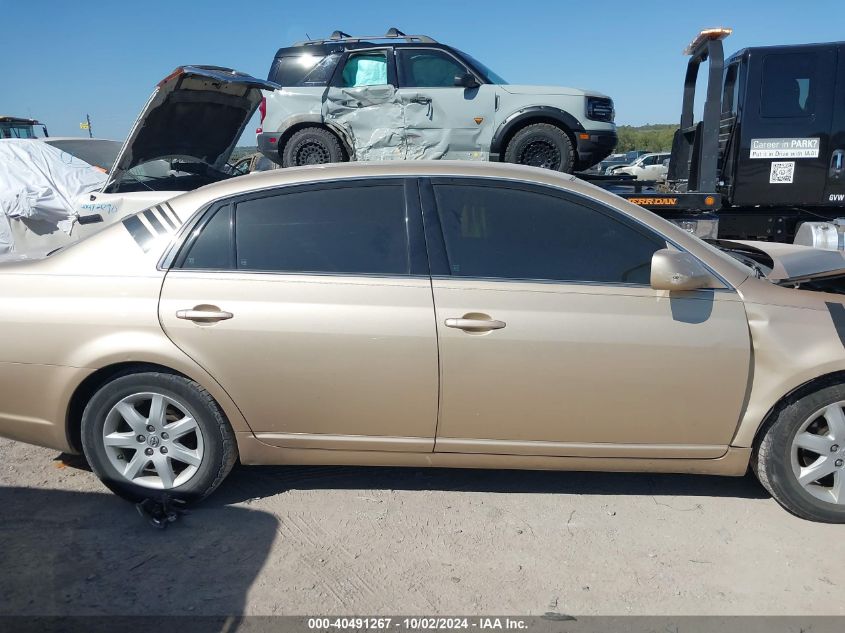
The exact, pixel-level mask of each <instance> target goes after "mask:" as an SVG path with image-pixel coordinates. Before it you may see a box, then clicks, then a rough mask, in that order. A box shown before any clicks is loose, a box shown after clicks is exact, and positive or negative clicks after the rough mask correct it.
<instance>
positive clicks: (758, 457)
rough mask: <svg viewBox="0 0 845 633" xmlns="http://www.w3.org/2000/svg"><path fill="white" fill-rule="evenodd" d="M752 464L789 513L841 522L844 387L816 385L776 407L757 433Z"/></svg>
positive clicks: (844, 514)
mask: <svg viewBox="0 0 845 633" xmlns="http://www.w3.org/2000/svg"><path fill="white" fill-rule="evenodd" d="M752 466H753V468H754V470H755V471H756V473H757V477H758V478H759V479H760V482H761V483H762V484H763V486H764V487H765V488H766V490H768V491H769V492H770V493H771V495H772V496H773V497H774V498H775V500H777V502H778V503H780V504H781V505H782V506H783V507H785V508H786V509H787V510H789V511H790V512H792V513H793V514H796V515H797V516H800V517H803V518H805V519H810V520H811V521H824V522H829V523H845V385H834V386H831V387H826V388H824V389H820V390H819V391H816V392H815V393H811V394H809V395H807V396H804V397H803V398H800V399H799V400H797V401H795V402H793V403H792V404H790V405H789V406H787V407H785V408H784V409H783V410H781V411H780V413H778V414H777V416H776V417H775V418H774V420H772V422H771V423H770V424H769V426H768V427H767V428H766V430H765V431H764V433H763V434H762V437H761V438H760V440H759V442H758V445H757V447H756V450H755V451H754V456H753V458H752Z"/></svg>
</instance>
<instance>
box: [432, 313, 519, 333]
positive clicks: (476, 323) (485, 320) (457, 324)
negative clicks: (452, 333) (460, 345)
mask: <svg viewBox="0 0 845 633" xmlns="http://www.w3.org/2000/svg"><path fill="white" fill-rule="evenodd" d="M506 325H507V323H505V322H504V321H497V320H496V319H491V318H490V317H488V316H487V315H486V314H485V315H478V316H475V315H473V316H472V317H470V315H466V314H465V315H464V316H463V318H460V319H446V327H453V328H457V329H459V330H463V331H464V332H489V331H490V330H501V329H502V328H503V327H505V326H506Z"/></svg>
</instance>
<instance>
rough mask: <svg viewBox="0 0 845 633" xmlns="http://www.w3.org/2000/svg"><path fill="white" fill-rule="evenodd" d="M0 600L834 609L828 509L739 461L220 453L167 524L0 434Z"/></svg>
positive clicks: (274, 609)
mask: <svg viewBox="0 0 845 633" xmlns="http://www.w3.org/2000/svg"><path fill="white" fill-rule="evenodd" d="M0 507H2V511H1V512H0V615H4V614H5V615H10V614H15V615H94V614H103V615H122V614H189V613H203V614H299V615H309V614H310V615H315V614H340V615H343V614H396V613H405V614H409V613H417V614H427V615H433V614H465V615H471V614H485V613H488V614H489V613H498V614H521V615H528V614H543V613H547V612H556V613H562V614H579V615H591V614H603V615H615V614H620V615H621V614H648V615H683V614H718V615H723V614H724V615H727V614H754V615H758V614H760V615H762V614H765V615H778V614H791V615H843V614H845V601H843V600H842V595H843V587H845V578H843V576H842V575H841V572H842V570H843V568H844V567H845V547H843V545H842V544H843V527H842V526H834V525H822V524H816V523H810V522H807V521H803V520H801V519H798V518H795V517H793V516H791V515H790V514H788V513H787V512H786V511H784V510H783V509H781V508H780V507H779V506H778V505H777V504H776V503H775V502H774V501H773V500H772V499H771V498H769V497H768V495H767V494H766V493H765V492H764V491H763V489H762V488H761V487H760V485H759V484H758V483H757V482H756V480H754V479H753V478H752V477H750V476H749V477H745V478H737V479H735V478H721V477H703V476H702V477H697V476H678V475H631V474H596V473H553V472H515V471H469V470H466V471H463V470H423V469H397V468H348V467H314V468H309V467H251V468H245V467H242V468H237V469H236V470H235V471H234V472H233V473H232V475H231V476H230V477H229V479H228V480H227V481H226V482H225V483H224V484H223V486H222V487H221V488H220V489H219V490H218V491H217V492H216V493H215V494H214V495H213V496H212V497H211V498H209V499H208V500H207V501H205V502H204V503H202V504H201V505H199V506H197V507H196V508H194V509H193V510H192V511H191V513H190V514H189V515H188V516H186V517H184V518H183V519H181V520H180V521H178V522H177V523H175V524H173V525H172V526H171V527H170V528H168V529H167V530H156V529H154V528H152V527H151V526H150V525H149V524H148V523H145V522H144V521H143V520H142V519H141V518H140V517H139V515H138V514H137V513H136V512H135V510H134V509H133V507H132V506H131V505H129V504H128V503H126V502H124V501H122V500H120V499H118V498H117V497H115V496H113V495H112V494H110V493H109V492H108V491H107V490H106V489H105V488H104V487H103V486H102V485H101V484H100V483H99V481H98V480H97V479H96V477H94V475H93V474H92V473H90V472H89V471H88V470H87V469H86V467H85V465H84V463H83V462H81V460H79V458H72V457H70V456H66V455H59V454H58V453H56V452H55V451H50V450H46V449H40V448H34V447H30V446H26V445H23V444H19V443H15V442H11V441H7V440H2V439H0Z"/></svg>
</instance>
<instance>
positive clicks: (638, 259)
mask: <svg viewBox="0 0 845 633" xmlns="http://www.w3.org/2000/svg"><path fill="white" fill-rule="evenodd" d="M435 197H436V199H437V206H438V211H439V213H440V221H441V225H442V228H443V236H444V239H445V241H446V253H447V256H448V259H449V266H450V268H451V271H452V274H453V275H455V276H460V277H493V278H499V279H538V280H554V281H576V282H579V281H580V282H596V283H627V284H648V283H649V281H650V275H651V257H652V255H653V254H654V252H655V251H657V250H659V249H661V248H665V246H666V244H665V241H663V240H661V239H660V238H658V237H657V236H656V235H652V234H649V233H647V232H645V230H639V229H636V228H634V227H633V226H630V225H628V224H627V223H625V222H623V221H621V220H619V219H616V218H614V217H611V216H610V215H609V213H612V211H611V210H608V214H606V213H603V212H600V211H597V210H594V209H592V208H588V207H586V206H583V205H582V204H580V203H578V202H575V201H572V200H568V199H566V198H562V197H558V196H556V195H546V194H541V193H537V192H535V191H527V190H523V189H511V188H505V187H503V186H495V187H491V186H483V185H452V184H449V185H436V186H435Z"/></svg>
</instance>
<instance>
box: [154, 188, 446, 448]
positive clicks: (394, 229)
mask: <svg viewBox="0 0 845 633" xmlns="http://www.w3.org/2000/svg"><path fill="white" fill-rule="evenodd" d="M412 185H413V183H412ZM408 186H411V185H408ZM405 187H406V183H405V182H404V180H402V179H387V180H367V181H347V182H337V183H322V184H318V185H316V184H315V185H302V186H294V187H285V188H281V189H276V190H272V191H269V192H268V191H264V192H260V193H254V194H250V195H243V196H240V197H238V198H235V199H230V200H226V201H223V202H221V203H219V204H217V205H215V206H214V207H213V208H212V209H210V210H209V211H208V212H207V213H206V217H204V218H203V220H202V223H201V225H199V226H198V227H197V229H195V230H193V231H192V232H191V234H192V235H195V237H193V238H192V239H191V240H190V241H189V243H187V244H186V245H185V246H184V247H183V248H182V250H180V252H179V255H178V257H177V258H176V260H175V261H174V264H173V267H172V268H171V269H170V270H169V272H168V273H167V275H166V277H165V281H164V285H163V288H162V293H161V301H160V306H159V310H160V319H161V323H162V326H163V327H164V330H165V332H166V333H167V335H168V336H169V337H170V338H171V339H172V340H173V341H174V342H175V343H176V345H178V346H179V347H180V348H181V349H182V350H183V351H185V352H186V353H187V354H188V355H189V356H191V357H192V358H193V359H194V360H195V361H196V362H197V363H199V364H200V365H201V366H202V367H203V368H205V369H206V370H207V371H208V372H209V373H210V374H211V375H212V376H213V377H214V378H215V379H216V380H217V381H218V382H219V383H220V384H221V385H222V386H223V388H224V389H226V391H227V392H228V393H229V395H230V396H231V397H232V399H233V400H234V402H235V403H236V404H237V406H238V407H239V408H240V410H241V411H242V412H243V415H244V417H245V418H246V420H247V422H248V423H249V425H250V427H251V428H252V429H253V431H255V433H256V435H257V437H258V438H259V439H260V440H261V441H263V442H265V443H267V444H271V445H277V446H282V447H288V448H324V449H346V450H379V451H431V450H432V447H433V438H434V430H435V423H436V418H437V389H438V386H437V380H438V368H437V342H436V332H435V326H434V318H433V304H432V297H431V283H430V279H429V277H428V271H427V264H426V260H425V250H424V249H425V246H424V239H423V235H422V222H421V219H420V213H419V205H418V202H415V201H418V197H417V195H416V190H415V189H414V190H412V195H410V196H409V197H408V200H407V204H406V197H405Z"/></svg>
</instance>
